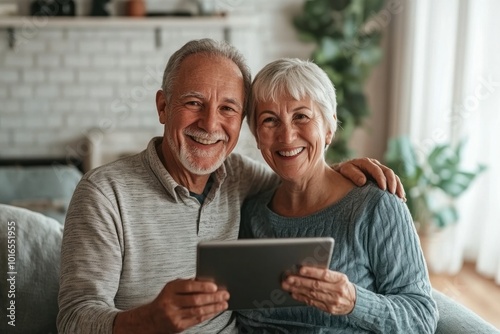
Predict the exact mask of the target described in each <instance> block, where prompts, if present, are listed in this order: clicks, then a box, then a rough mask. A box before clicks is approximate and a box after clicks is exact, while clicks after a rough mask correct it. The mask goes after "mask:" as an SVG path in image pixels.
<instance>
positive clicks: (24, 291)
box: [0, 167, 500, 334]
mask: <svg viewBox="0 0 500 334" xmlns="http://www.w3.org/2000/svg"><path fill="white" fill-rule="evenodd" d="M58 168H62V169H58ZM58 168H56V169H54V168H53V167H50V169H47V168H41V169H39V170H29V171H25V172H27V174H28V175H29V177H28V175H25V176H23V177H21V176H16V177H15V178H12V175H13V174H11V173H12V170H9V173H8V174H9V178H6V177H4V176H5V175H3V176H2V169H0V203H2V201H4V202H3V203H5V202H7V200H8V201H9V203H12V202H14V203H24V204H25V206H26V207H29V208H30V209H27V208H21V207H16V206H13V205H8V204H0V236H1V238H0V249H1V250H2V251H1V254H6V253H8V252H5V251H4V250H9V245H12V243H9V240H12V239H9V238H8V235H9V232H11V235H12V232H13V229H12V227H13V226H14V227H15V229H14V233H15V237H16V241H15V254H16V260H15V264H14V265H15V268H14V270H15V272H17V274H16V275H14V276H15V298H11V297H10V296H9V290H11V288H12V286H11V284H10V283H11V281H8V280H6V279H2V280H0V297H1V298H0V300H1V301H2V306H1V311H0V317H1V319H2V321H0V333H29V334H32V333H34V334H37V333H40V334H50V333H57V329H56V316H57V313H58V307H57V294H58V288H59V284H58V281H59V268H60V267H59V261H60V246H61V240H62V232H63V223H64V216H65V212H66V209H67V204H68V203H69V200H70V198H71V195H72V193H73V191H74V188H75V187H76V184H77V183H78V181H79V179H80V178H81V173H80V172H79V171H78V170H76V169H74V168H70V167H58ZM18 172H19V170H18ZM34 176H36V177H37V178H39V179H38V180H36V181H35V180H31V181H30V178H32V177H34ZM14 181H17V182H20V183H19V184H20V185H22V186H21V188H19V184H18V185H17V186H14V185H13V183H14ZM5 189H7V192H8V194H6V191H5ZM18 189H25V190H26V189H28V190H29V191H28V193H25V192H20V191H19V190H18ZM49 190H50V191H49ZM2 192H3V194H2ZM49 195H50V196H52V198H49V199H48V202H45V200H46V198H45V197H46V196H49ZM20 199H22V200H20ZM55 199H57V201H55ZM42 202H43V203H55V204H54V205H41V204H40V203H42ZM35 210H40V211H41V212H35ZM50 216H52V217H50ZM10 249H11V248H10ZM6 255H7V254H6ZM8 260H9V258H8V257H7V256H1V257H0V270H1V272H2V273H8V272H10V269H9V267H8V266H9V261H8ZM433 295H434V298H435V299H436V302H437V304H438V309H439V313H440V320H439V322H438V328H437V331H436V333H439V334H471V333H477V334H483V333H485V334H486V333H500V331H498V330H496V329H495V328H494V327H493V326H491V325H490V324H488V323H487V322H486V321H484V320H483V319H481V318H480V317H479V316H478V315H476V314H474V313H473V312H472V311H470V310H468V309H467V308H465V307H463V306H461V305H459V304H458V303H456V302H455V301H453V300H452V299H451V298H449V297H447V296H446V295H444V294H442V293H440V292H438V291H433ZM11 300H14V301H15V311H14V312H13V314H14V315H15V324H16V326H15V327H13V326H11V325H9V323H8V322H9V321H12V320H11V318H12V315H11V314H10V313H12V311H11V310H8V309H7V308H8V307H9V304H8V303H10V301H11ZM8 316H11V318H9V317H8ZM5 319H7V321H6V320H5Z"/></svg>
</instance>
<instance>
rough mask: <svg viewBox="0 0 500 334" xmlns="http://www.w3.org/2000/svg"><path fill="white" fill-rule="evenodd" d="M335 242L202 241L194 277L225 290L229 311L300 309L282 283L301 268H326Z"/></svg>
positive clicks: (298, 303) (199, 245)
mask: <svg viewBox="0 0 500 334" xmlns="http://www.w3.org/2000/svg"><path fill="white" fill-rule="evenodd" d="M334 243H335V242H334V240H333V238H330V237H313V238H311V237H308V238H282V239H240V240H232V241H203V242H200V243H199V244H198V249H197V261H196V278H197V279H199V280H209V281H213V282H215V283H216V284H217V285H219V287H221V288H223V289H227V290H228V291H229V293H230V294H231V297H230V299H229V302H228V304H229V309H230V310H238V309H253V308H270V307H288V306H301V305H304V304H303V303H301V302H298V301H296V300H294V299H293V298H291V296H290V295H289V294H288V292H286V291H284V290H282V289H281V280H282V279H283V277H284V276H285V275H286V274H287V273H290V272H293V271H294V270H297V269H298V267H299V266H300V265H312V266H316V267H320V268H329V266H330V261H331V258H332V252H333V245H334Z"/></svg>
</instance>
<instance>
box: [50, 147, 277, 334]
mask: <svg viewBox="0 0 500 334" xmlns="http://www.w3.org/2000/svg"><path fill="white" fill-rule="evenodd" d="M159 140H160V138H156V139H153V140H151V142H150V143H149V145H148V148H147V150H145V151H144V152H142V153H140V154H138V155H135V156H133V157H129V158H125V159H122V160H119V161H116V162H114V163H111V164H108V165H106V166H103V167H100V168H98V169H96V170H93V171H91V172H89V173H87V174H86V175H85V176H84V177H83V178H82V180H81V182H80V183H79V185H78V187H77V189H76V191H75V193H74V195H73V198H72V201H71V204H70V207H69V211H68V215H67V219H66V223H65V228H64V237H63V244H62V254H61V262H62V263H61V280H60V282H61V286H60V292H59V307H60V312H59V316H58V329H59V332H60V333H69V334H79V333H88V334H96V333H111V332H112V326H113V321H114V318H115V316H116V314H117V312H119V310H127V309H131V308H134V307H137V306H140V305H142V304H145V303H148V302H151V301H152V300H153V299H154V298H155V297H156V296H157V295H158V294H159V292H160V291H161V289H162V288H163V287H164V286H165V284H166V283H167V282H169V281H172V280H175V279H177V278H192V277H194V276H195V270H196V245H197V243H198V242H199V241H202V240H213V239H216V240H234V239H236V238H237V236H238V229H239V222H240V209H241V204H242V203H243V200H244V199H245V197H247V196H249V195H250V194H256V193H257V192H260V191H263V190H264V189H270V188H271V187H274V186H275V184H276V181H277V179H276V176H275V175H273V174H272V173H270V172H269V171H268V170H267V169H265V167H264V166H263V165H261V164H258V163H256V162H253V161H251V160H250V159H247V158H245V157H242V156H240V155H236V154H232V155H231V156H230V157H228V158H227V159H226V161H225V162H224V165H223V166H222V167H221V168H219V169H218V170H217V171H216V172H214V174H213V176H214V183H213V185H212V189H211V190H210V192H209V193H208V195H207V197H206V199H205V202H204V204H203V205H202V206H200V203H199V202H198V200H197V199H196V198H194V197H192V196H190V195H189V190H188V189H186V188H185V187H183V186H180V185H178V184H177V183H176V182H175V181H174V180H173V179H172V177H171V176H170V175H169V174H168V172H167V171H166V169H165V167H164V166H163V165H162V163H161V161H160V159H159V158H158V155H157V153H156V150H155V145H156V144H158V143H159ZM167 163H168V162H167ZM233 331H234V321H233V319H232V318H231V312H224V313H221V314H220V315H219V316H217V317H216V318H214V319H211V320H209V321H206V322H204V323H202V324H200V325H198V326H196V327H193V328H192V329H190V330H188V331H186V333H219V332H221V333H230V332H233Z"/></svg>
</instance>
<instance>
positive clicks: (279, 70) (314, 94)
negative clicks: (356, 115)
mask: <svg viewBox="0 0 500 334" xmlns="http://www.w3.org/2000/svg"><path fill="white" fill-rule="evenodd" d="M285 94H289V95H291V96H292V97H293V98H294V99H296V100H301V99H303V98H304V97H306V96H307V97H309V98H310V99H311V100H312V101H313V102H314V103H316V104H317V106H318V108H319V110H320V111H321V114H322V116H323V119H324V121H325V122H326V123H327V124H329V126H330V130H331V131H332V133H333V134H335V131H336V130H337V99H336V97H335V88H334V87H333V84H332V82H331V81H330V79H329V78H328V76H327V75H326V73H325V71H323V70H322V69H321V68H320V67H319V66H318V65H316V64H315V63H313V62H311V61H308V60H301V59H298V58H282V59H278V60H275V61H273V62H271V63H269V64H267V65H266V66H264V68H263V69H262V70H260V72H259V73H258V74H257V75H256V76H255V79H254V80H253V83H252V89H251V93H250V99H249V103H248V108H247V113H248V117H247V122H248V125H249V127H250V131H252V134H253V135H254V136H255V131H256V126H257V125H256V119H255V111H256V110H255V108H256V107H257V103H259V102H279V98H280V97H281V96H283V95H285Z"/></svg>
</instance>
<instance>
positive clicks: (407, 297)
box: [237, 184, 438, 334]
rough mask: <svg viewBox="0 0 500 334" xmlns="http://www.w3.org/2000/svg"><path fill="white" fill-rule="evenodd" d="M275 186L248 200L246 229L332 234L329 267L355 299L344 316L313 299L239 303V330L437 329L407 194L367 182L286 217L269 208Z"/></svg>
mask: <svg viewBox="0 0 500 334" xmlns="http://www.w3.org/2000/svg"><path fill="white" fill-rule="evenodd" d="M273 193H274V191H270V192H267V193H264V194H262V195H260V196H258V197H255V198H252V199H250V200H248V201H247V202H246V203H245V204H244V206H243V209H242V215H241V217H242V223H241V230H240V237H241V238H292V237H319V236H331V237H333V238H334V239H335V246H334V251H333V257H332V261H331V265H330V269H331V270H335V271H339V272H342V273H344V274H346V275H347V277H348V278H349V280H350V281H351V282H352V283H353V284H354V285H355V287H356V305H355V307H354V310H353V311H352V312H351V313H350V314H348V315H344V316H338V315H330V314H328V313H326V312H323V311H321V310H319V309H317V308H314V307H309V306H299V307H286V308H274V309H260V310H245V311H239V312H238V313H237V316H238V322H239V330H240V332H241V333H254V332H256V333H266V332H269V333H331V332H338V333H418V334H422V333H434V330H435V328H436V324H437V320H438V312H437V307H436V304H435V302H434V300H433V299H432V297H431V286H430V283H429V278H428V273H427V269H426V265H425V261H424V258H423V256H422V252H421V249H420V244H419V241H418V236H417V234H416V233H415V229H414V226H413V222H412V219H411V216H410V213H409V211H408V209H407V207H406V205H405V204H404V203H402V202H401V200H399V199H398V198H397V197H396V196H394V195H391V194H390V193H388V192H385V191H382V190H380V189H378V188H377V187H376V186H375V185H373V184H368V185H366V186H364V187H361V188H355V189H354V190H352V191H351V192H350V193H349V194H347V196H345V197H344V198H343V199H341V200H340V201H338V202H337V203H335V204H333V205H331V206H329V207H327V208H326V209H324V210H322V211H320V212H317V213H315V214H312V215H310V216H307V217H303V218H286V217H283V216H279V215H277V214H276V213H274V212H273V211H271V210H270V209H269V208H268V203H269V202H270V201H271V198H272V196H273Z"/></svg>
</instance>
